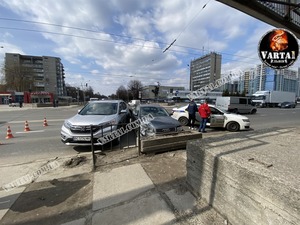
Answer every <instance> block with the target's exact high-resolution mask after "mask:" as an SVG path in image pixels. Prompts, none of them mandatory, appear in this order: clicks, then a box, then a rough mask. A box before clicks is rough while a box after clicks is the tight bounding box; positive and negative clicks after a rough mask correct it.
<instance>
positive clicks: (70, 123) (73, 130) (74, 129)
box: [60, 100, 130, 146]
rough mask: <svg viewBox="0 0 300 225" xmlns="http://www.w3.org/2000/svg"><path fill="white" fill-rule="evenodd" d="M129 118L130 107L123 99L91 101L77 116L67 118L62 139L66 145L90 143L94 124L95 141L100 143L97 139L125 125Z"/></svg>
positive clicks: (97, 143)
mask: <svg viewBox="0 0 300 225" xmlns="http://www.w3.org/2000/svg"><path fill="white" fill-rule="evenodd" d="M129 119H130V113H129V109H128V107H127V104H126V103H125V102H124V101H122V100H103V101H91V102H89V103H88V104H86V105H85V106H84V107H83V108H82V109H81V110H79V112H78V113H77V114H76V115H75V116H73V117H71V118H69V119H67V120H65V122H64V124H63V125H62V128H61V132H60V133H61V140H62V142H63V143H65V144H66V145H75V146H77V145H90V144H91V125H94V128H93V137H94V139H95V141H94V143H95V145H99V142H97V139H99V138H100V137H103V136H105V135H107V134H109V133H111V132H112V131H115V130H117V129H118V128H120V127H122V126H125V125H126V124H127V123H128V122H129ZM115 141H118V140H117V139H115Z"/></svg>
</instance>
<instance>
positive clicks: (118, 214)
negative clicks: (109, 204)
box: [92, 194, 176, 225]
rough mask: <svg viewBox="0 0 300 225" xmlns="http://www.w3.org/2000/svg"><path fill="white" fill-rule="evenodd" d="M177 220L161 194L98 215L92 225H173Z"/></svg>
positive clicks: (94, 217)
mask: <svg viewBox="0 0 300 225" xmlns="http://www.w3.org/2000/svg"><path fill="white" fill-rule="evenodd" d="M175 220H176V218H175V216H174V214H173V213H172V212H171V210H170V209H169V208H168V206H167V204H166V202H165V201H164V200H163V199H162V198H161V197H160V196H159V194H153V195H151V196H149V197H145V198H140V199H138V200H136V201H134V202H130V203H128V204H124V205H120V206H118V207H115V208H111V209H108V210H105V211H103V212H99V213H96V214H95V215H94V216H93V218H92V225H100V224H101V225H107V224H109V225H120V224H126V225H141V224H143V225H153V224H155V225H160V224H163V225H171V224H174V223H175Z"/></svg>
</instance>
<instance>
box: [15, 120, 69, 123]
mask: <svg viewBox="0 0 300 225" xmlns="http://www.w3.org/2000/svg"><path fill="white" fill-rule="evenodd" d="M24 121H25V120H24ZM24 121H11V122H9V123H24ZM43 121H44V119H40V120H27V122H28V123H29V122H30V123H40V122H43ZM47 121H48V122H61V121H65V119H55V120H48V119H47Z"/></svg>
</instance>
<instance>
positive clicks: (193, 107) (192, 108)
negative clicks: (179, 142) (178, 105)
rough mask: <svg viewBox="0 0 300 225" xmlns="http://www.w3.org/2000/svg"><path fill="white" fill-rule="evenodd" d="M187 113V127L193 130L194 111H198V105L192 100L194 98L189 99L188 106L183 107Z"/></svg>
mask: <svg viewBox="0 0 300 225" xmlns="http://www.w3.org/2000/svg"><path fill="white" fill-rule="evenodd" d="M185 111H188V113H189V123H188V124H189V126H190V127H189V128H190V129H192V130H194V129H195V121H196V112H197V111H198V107H197V105H196V103H195V102H194V99H191V101H190V103H189V105H188V107H187V108H186V109H185Z"/></svg>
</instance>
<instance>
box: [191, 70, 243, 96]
mask: <svg viewBox="0 0 300 225" xmlns="http://www.w3.org/2000/svg"><path fill="white" fill-rule="evenodd" d="M242 77H243V72H242V71H241V70H237V71H232V72H231V73H229V74H228V75H225V76H223V77H221V78H220V79H217V80H216V81H215V82H214V83H210V84H208V85H206V86H204V87H202V88H200V89H198V90H197V91H191V92H190V93H189V94H188V95H187V97H188V98H189V99H196V98H201V97H205V96H206V94H207V93H208V92H211V91H213V90H215V89H217V88H220V87H222V86H223V85H225V84H226V83H230V82H232V81H234V80H237V79H241V78H242Z"/></svg>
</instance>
